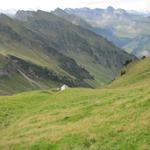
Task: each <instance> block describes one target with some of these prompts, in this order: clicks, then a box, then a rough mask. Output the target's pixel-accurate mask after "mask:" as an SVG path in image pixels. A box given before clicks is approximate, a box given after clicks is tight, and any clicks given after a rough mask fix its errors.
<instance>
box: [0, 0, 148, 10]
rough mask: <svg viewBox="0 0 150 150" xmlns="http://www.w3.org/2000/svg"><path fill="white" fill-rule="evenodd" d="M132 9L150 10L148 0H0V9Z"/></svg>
mask: <svg viewBox="0 0 150 150" xmlns="http://www.w3.org/2000/svg"><path fill="white" fill-rule="evenodd" d="M110 5H111V6H113V7H115V8H124V9H128V10H129V9H132V10H147V11H150V0H0V9H1V10H7V9H25V10H28V9H33V10H35V9H43V10H47V11H49V10H53V9H55V8H57V7H60V8H66V7H72V8H76V7H91V8H95V7H99V8H106V7H107V6H110Z"/></svg>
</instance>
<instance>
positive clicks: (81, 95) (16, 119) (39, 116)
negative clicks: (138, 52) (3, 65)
mask: <svg viewBox="0 0 150 150" xmlns="http://www.w3.org/2000/svg"><path fill="white" fill-rule="evenodd" d="M149 62H150V59H148V58H147V59H145V60H142V61H141V62H135V63H134V64H132V68H133V69H130V67H128V68H127V69H126V70H127V73H126V75H124V76H123V77H121V78H119V79H117V80H116V81H114V83H113V84H112V85H111V86H109V87H106V88H103V89H79V88H77V89H68V90H66V91H63V92H52V91H34V92H26V93H21V94H17V95H13V96H1V97H0V131H1V132H0V149H2V150H3V149H4V150H25V149H28V150H53V149H54V150H85V149H90V150H99V149H100V150H127V149H129V150H149V148H150V140H149V139H150V109H149V108H150V86H149V84H150V76H149V75H147V76H145V74H146V73H147V74H148V72H149V70H150V65H149ZM136 68H137V69H136ZM144 72H145V73H144ZM132 74H134V75H133V76H132ZM139 75H141V77H140V78H136V76H139ZM135 79H137V80H136V81H135ZM131 80H133V82H132V84H131ZM125 83H126V84H125Z"/></svg>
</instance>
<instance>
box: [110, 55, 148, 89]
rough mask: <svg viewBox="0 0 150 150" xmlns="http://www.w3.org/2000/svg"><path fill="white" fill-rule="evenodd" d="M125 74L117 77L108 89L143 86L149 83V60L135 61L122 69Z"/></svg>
mask: <svg viewBox="0 0 150 150" xmlns="http://www.w3.org/2000/svg"><path fill="white" fill-rule="evenodd" d="M123 71H124V72H125V74H124V75H123V76H121V77H118V78H117V79H116V80H115V81H114V82H113V83H112V84H111V85H110V87H123V86H133V87H134V86H135V85H136V84H138V85H144V84H147V83H150V58H149V57H148V58H146V59H144V60H140V61H135V62H132V63H131V64H129V65H128V66H127V67H125V68H124V69H123Z"/></svg>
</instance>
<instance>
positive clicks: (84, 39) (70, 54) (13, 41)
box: [0, 10, 136, 93]
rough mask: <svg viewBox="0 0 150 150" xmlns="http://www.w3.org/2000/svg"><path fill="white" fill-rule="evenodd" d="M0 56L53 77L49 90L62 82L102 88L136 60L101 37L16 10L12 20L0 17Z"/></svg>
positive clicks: (60, 21)
mask: <svg viewBox="0 0 150 150" xmlns="http://www.w3.org/2000/svg"><path fill="white" fill-rule="evenodd" d="M0 53H1V54H2V55H4V56H8V55H11V56H14V57H16V58H19V59H21V60H23V61H25V62H27V63H28V62H29V63H30V64H34V65H36V66H40V67H42V68H46V69H47V70H48V72H53V73H54V74H57V77H58V78H57V80H56V78H53V76H51V77H50V79H51V80H52V81H54V82H52V84H51V85H50V86H48V87H50V88H51V87H57V86H58V85H59V86H60V85H62V84H64V83H65V84H68V85H69V86H71V87H72V86H73V87H78V86H79V87H93V88H96V87H100V86H103V85H105V84H107V83H109V82H110V81H111V80H112V79H114V77H115V76H116V75H117V73H118V71H119V70H120V69H121V68H122V66H123V64H124V63H125V62H126V61H127V60H130V59H136V58H135V57H134V56H132V55H129V54H128V53H126V52H124V51H123V50H121V49H119V48H118V47H116V46H114V45H113V44H112V43H110V42H108V41H107V40H106V39H104V38H103V37H101V36H98V35H96V34H95V33H93V32H91V31H89V30H87V29H84V28H82V27H80V26H77V25H74V24H72V23H70V22H68V21H66V20H64V19H62V18H60V17H58V16H56V15H54V14H53V13H48V12H44V11H41V10H38V11H18V12H17V13H16V16H15V18H10V17H8V16H6V15H4V14H1V15H0ZM110 56H111V57H110ZM29 68H30V67H29ZM24 73H25V75H27V74H28V72H27V73H26V72H24ZM37 76H39V75H37ZM47 76H49V74H48V75H47ZM15 78H17V77H15ZM60 78H61V80H59V79H60ZM63 79H64V80H63ZM16 81H17V80H16ZM6 82H9V80H6ZM55 83H57V84H55ZM4 84H5V83H4ZM10 84H11V83H9V85H10ZM17 84H18V85H19V83H17ZM42 84H44V85H45V83H42ZM48 85H49V84H48ZM27 87H28V86H27ZM46 87H47V86H46ZM18 89H19V86H18ZM20 89H22V88H20ZM1 90H2V91H5V90H4V89H1ZM26 90H27V91H28V88H24V91H26ZM21 91H22V90H21ZM14 92H17V90H14ZM6 93H7V91H6Z"/></svg>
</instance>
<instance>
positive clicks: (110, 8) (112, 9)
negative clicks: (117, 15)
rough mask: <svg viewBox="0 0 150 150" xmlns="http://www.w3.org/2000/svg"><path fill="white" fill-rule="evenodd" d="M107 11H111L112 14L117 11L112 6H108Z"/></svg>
mask: <svg viewBox="0 0 150 150" xmlns="http://www.w3.org/2000/svg"><path fill="white" fill-rule="evenodd" d="M106 10H107V11H110V12H113V11H114V10H115V8H114V7H112V6H108V7H107V9H106Z"/></svg>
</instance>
